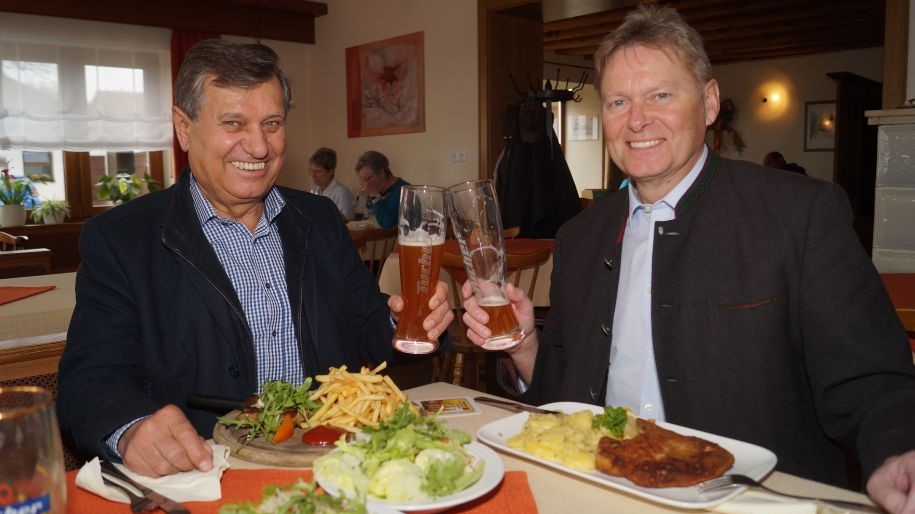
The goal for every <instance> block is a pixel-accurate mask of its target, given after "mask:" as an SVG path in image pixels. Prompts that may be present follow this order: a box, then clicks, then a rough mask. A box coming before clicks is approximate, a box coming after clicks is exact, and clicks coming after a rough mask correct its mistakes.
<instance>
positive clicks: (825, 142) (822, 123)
mask: <svg viewBox="0 0 915 514" xmlns="http://www.w3.org/2000/svg"><path fill="white" fill-rule="evenodd" d="M835 144H836V103H835V102H833V101H824V102H807V103H805V104H804V151H805V152H831V151H832V150H833V148H834V147H835Z"/></svg>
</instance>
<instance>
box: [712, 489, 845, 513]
mask: <svg viewBox="0 0 915 514" xmlns="http://www.w3.org/2000/svg"><path fill="white" fill-rule="evenodd" d="M712 512H720V513H722V514H849V513H852V512H854V511H851V510H845V509H842V508H839V507H834V506H832V505H825V504H822V503H819V502H816V501H813V500H810V501H805V500H796V499H794V498H786V497H784V496H779V495H776V494H771V493H767V492H765V491H753V490H748V491H745V492H743V493H741V494H738V495H737V496H735V497H733V498H731V499H730V500H728V501H726V502H724V503H722V504H721V505H718V506H717V507H715V508H714V509H712Z"/></svg>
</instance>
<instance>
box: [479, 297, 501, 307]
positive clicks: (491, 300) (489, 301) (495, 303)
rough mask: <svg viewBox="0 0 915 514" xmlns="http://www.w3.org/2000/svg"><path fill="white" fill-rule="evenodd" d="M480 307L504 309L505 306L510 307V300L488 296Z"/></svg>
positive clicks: (481, 301)
mask: <svg viewBox="0 0 915 514" xmlns="http://www.w3.org/2000/svg"><path fill="white" fill-rule="evenodd" d="M478 303H479V305H480V307H502V306H503V305H508V298H503V297H501V296H487V297H486V298H483V299H482V300H480V301H479V302H478Z"/></svg>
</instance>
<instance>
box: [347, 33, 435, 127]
mask: <svg viewBox="0 0 915 514" xmlns="http://www.w3.org/2000/svg"><path fill="white" fill-rule="evenodd" d="M423 80H424V73H423V33H422V32H415V33H413V34H407V35H404V36H398V37H394V38H390V39H385V40H382V41H376V42H374V43H366V44H364V45H359V46H352V47H349V48H347V49H346V121H347V123H346V127H347V135H348V136H349V137H363V136H380V135H388V134H405V133H408V132H423V131H425V130H426V119H425V105H424V102H425V92H424V84H423Z"/></svg>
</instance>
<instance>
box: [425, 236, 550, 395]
mask: <svg viewBox="0 0 915 514" xmlns="http://www.w3.org/2000/svg"><path fill="white" fill-rule="evenodd" d="M551 253H552V251H551V250H550V249H549V248H541V249H539V250H537V251H536V252H534V253H530V254H506V255H505V260H506V269H507V271H508V281H509V282H511V283H512V284H513V285H514V286H515V287H521V279H522V275H523V274H525V272H528V271H529V272H530V273H529V275H530V281H529V282H528V281H525V282H524V291H525V294H527V296H528V297H531V296H532V295H533V294H534V288H535V287H536V286H537V278H538V275H539V273H540V267H541V266H543V264H544V263H545V262H546V261H547V260H549V258H550V254H551ZM442 269H444V270H445V271H447V272H448V276H449V277H450V280H451V282H450V284H448V287H449V289H450V290H451V298H452V306H451V307H452V310H453V311H454V321H452V322H451V325H450V326H449V327H448V334H449V336H450V338H451V342H452V351H451V352H448V353H446V354H445V355H442V356H440V357H436V358H435V359H434V363H433V371H432V373H433V376H432V381H433V382H439V381H451V383H453V384H455V385H465V382H467V381H466V380H465V373H464V369H465V367H466V365H465V363H466V362H467V361H468V360H470V361H472V366H471V367H470V370H471V371H472V373H471V376H470V377H468V378H469V379H470V381H469V382H467V383H466V386H467V387H471V388H472V387H476V388H477V389H478V390H480V391H485V390H486V384H485V383H484V382H481V380H480V376H481V371H480V368H481V367H482V366H483V365H484V364H485V355H486V354H487V353H490V352H487V351H486V350H483V349H481V348H479V347H478V346H476V345H475V344H473V343H472V342H470V341H469V340H468V339H467V326H466V325H465V324H464V319H463V316H464V306H463V302H462V296H461V285H462V284H461V282H459V281H458V278H456V277H463V276H465V271H464V260H463V258H462V257H461V255H460V254H459V253H453V252H448V251H446V252H443V253H442Z"/></svg>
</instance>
